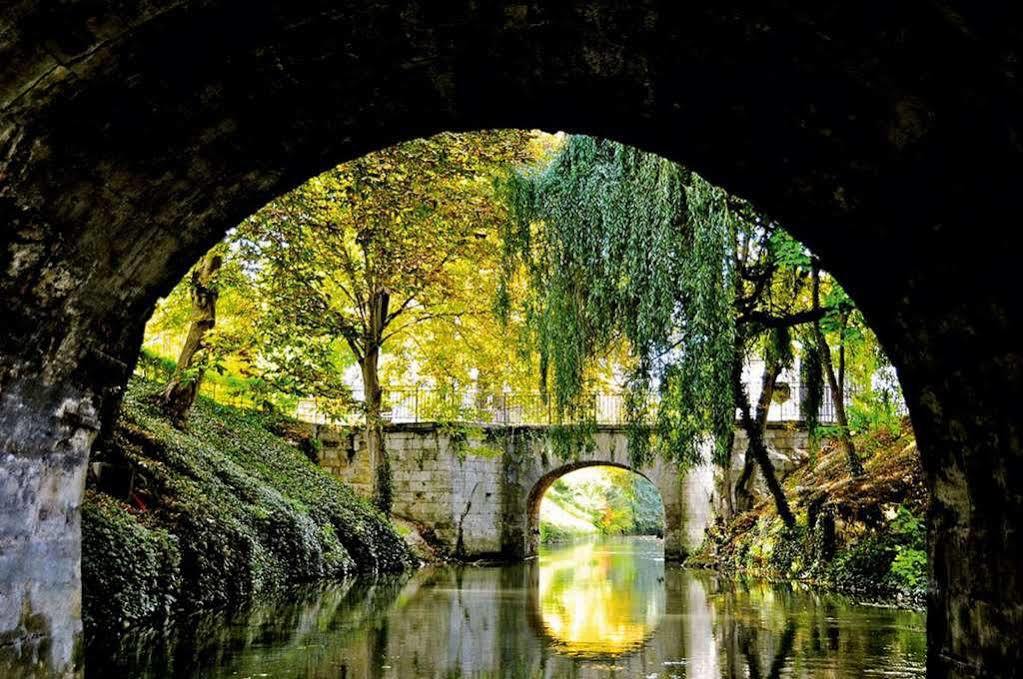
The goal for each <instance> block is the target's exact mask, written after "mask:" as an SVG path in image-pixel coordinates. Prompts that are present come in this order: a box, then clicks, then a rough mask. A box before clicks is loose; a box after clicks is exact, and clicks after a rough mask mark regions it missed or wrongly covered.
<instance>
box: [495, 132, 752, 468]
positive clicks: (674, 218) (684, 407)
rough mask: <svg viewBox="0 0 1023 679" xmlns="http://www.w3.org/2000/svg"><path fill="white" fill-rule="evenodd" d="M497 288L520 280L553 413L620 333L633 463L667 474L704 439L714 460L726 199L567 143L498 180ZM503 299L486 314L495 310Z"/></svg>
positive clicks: (726, 339) (655, 160) (729, 280)
mask: <svg viewBox="0 0 1023 679" xmlns="http://www.w3.org/2000/svg"><path fill="white" fill-rule="evenodd" d="M507 193H508V202H509V205H510V207H511V214H512V219H511V221H510V222H509V224H508V225H507V228H506V230H505V233H504V234H503V235H504V242H505V248H506V250H505V266H504V272H505V278H506V285H504V286H502V290H507V280H508V279H510V278H511V277H512V276H514V275H515V274H516V272H519V271H524V273H525V275H526V276H527V278H528V281H529V286H528V287H529V293H528V296H527V300H526V302H525V304H524V307H523V312H524V314H525V316H526V320H527V324H528V327H529V328H530V329H531V331H532V333H533V334H532V337H531V340H532V343H533V344H534V346H535V347H536V349H537V351H538V353H539V359H540V360H539V364H540V366H541V389H543V390H544V392H545V393H549V394H550V398H551V400H552V402H553V405H554V407H555V410H556V412H557V413H558V415H559V416H561V417H565V416H567V415H569V414H571V413H572V412H573V410H574V409H576V408H577V407H578V406H577V404H576V402H577V400H578V399H579V398H580V396H581V395H582V393H583V391H584V385H585V374H586V365H587V362H588V361H589V360H591V359H592V358H593V357H594V355H595V354H596V353H597V352H598V351H599V350H601V349H602V348H603V347H605V346H607V345H608V343H609V342H612V341H613V340H614V338H616V337H618V336H619V335H621V336H624V337H625V338H626V339H627V341H628V343H629V347H630V349H631V353H632V354H633V356H634V358H635V359H636V368H635V371H634V374H633V375H632V376H631V379H630V381H629V383H630V391H629V393H630V396H629V398H628V399H627V410H628V411H629V414H630V416H631V417H632V418H633V421H634V423H636V424H637V425H638V424H640V423H643V422H645V421H644V420H643V418H647V417H648V416H649V410H650V408H649V404H648V403H647V399H648V396H647V395H645V394H641V393H640V392H641V391H648V390H649V389H650V387H651V385H656V387H657V388H658V389H659V391H660V404H659V406H658V408H657V417H656V422H655V426H654V427H653V428H652V429H651V428H650V427H648V426H646V427H640V426H634V427H630V438H631V439H633V440H632V441H630V451H632V455H633V457H634V458H641V459H634V460H633V461H634V462H641V461H643V460H642V458H647V459H649V457H650V456H651V455H652V454H653V453H654V452H656V451H659V452H661V453H663V454H665V455H666V456H667V457H669V458H670V459H672V460H674V461H675V462H677V463H679V465H680V466H683V467H684V466H689V465H691V464H693V463H695V462H697V461H699V460H700V458H701V454H700V447H701V443H702V442H703V441H705V440H707V439H708V438H709V439H712V440H713V441H714V442H715V455H714V457H715V459H717V460H718V461H723V460H725V459H727V455H728V451H729V446H730V441H731V436H732V427H733V426H734V413H735V405H734V401H733V400H732V395H731V388H730V378H731V369H732V363H733V360H734V357H735V341H734V337H735V319H734V312H733V306H734V303H733V302H734V284H733V276H734V272H733V270H732V248H733V245H732V243H733V238H734V237H733V234H734V230H735V228H734V224H733V223H732V221H733V220H734V219H736V216H735V215H734V214H733V212H732V210H731V209H730V208H729V200H728V197H727V195H726V194H725V193H724V192H723V191H722V190H720V189H718V188H716V187H713V186H711V185H710V184H708V183H707V182H705V181H704V180H703V179H701V178H700V177H698V176H697V175H695V174H692V173H690V172H688V171H687V170H685V169H684V168H682V167H681V166H679V165H677V164H675V163H672V162H670V161H667V160H665V159H663V158H660V157H658V156H654V155H652V154H648V153H644V152H642V151H639V150H637V149H633V148H630V147H626V146H623V145H621V144H618V143H615V142H610V141H604V140H597V139H593V138H590V137H583V136H575V137H571V138H570V139H569V141H568V142H567V143H566V146H565V148H564V149H563V151H562V153H561V154H559V155H558V156H557V157H556V158H555V159H554V160H553V161H552V162H551V163H550V164H549V165H548V166H546V167H544V168H542V169H541V170H539V171H532V172H524V173H519V174H516V175H515V176H514V177H513V178H512V179H511V180H510V181H509V182H508V184H507ZM509 306H510V302H509V296H508V295H507V294H506V293H502V294H501V295H499V299H498V307H499V310H501V311H502V312H503V313H508V312H509V311H510V309H509Z"/></svg>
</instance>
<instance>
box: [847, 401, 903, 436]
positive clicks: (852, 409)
mask: <svg viewBox="0 0 1023 679" xmlns="http://www.w3.org/2000/svg"><path fill="white" fill-rule="evenodd" d="M847 412H848V414H849V428H850V429H851V430H852V431H853V432H856V433H863V434H871V433H874V432H880V431H888V432H898V431H899V430H900V429H901V428H902V414H901V412H900V401H896V400H894V399H893V398H892V395H891V393H890V392H887V391H884V390H876V391H875V390H869V391H863V392H860V393H858V394H856V395H855V396H854V397H853V400H852V403H850V404H849V407H848V408H847Z"/></svg>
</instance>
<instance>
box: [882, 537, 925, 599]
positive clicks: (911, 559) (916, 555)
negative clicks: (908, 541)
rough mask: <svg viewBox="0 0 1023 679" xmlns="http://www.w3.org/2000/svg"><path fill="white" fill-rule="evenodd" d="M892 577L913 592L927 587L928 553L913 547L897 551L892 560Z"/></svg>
mask: <svg viewBox="0 0 1023 679" xmlns="http://www.w3.org/2000/svg"><path fill="white" fill-rule="evenodd" d="M890 570H891V575H892V577H893V578H895V579H896V580H897V581H898V582H899V583H901V584H902V585H903V586H904V587H906V588H908V589H912V590H918V589H924V588H926V586H927V552H926V551H925V550H922V549H913V548H911V547H899V548H897V549H896V552H895V558H894V559H893V560H892V565H891V569H890Z"/></svg>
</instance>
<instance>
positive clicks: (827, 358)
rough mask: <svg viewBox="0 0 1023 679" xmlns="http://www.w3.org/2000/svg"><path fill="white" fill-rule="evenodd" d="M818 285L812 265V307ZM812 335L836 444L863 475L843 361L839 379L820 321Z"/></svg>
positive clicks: (816, 306) (817, 272)
mask: <svg viewBox="0 0 1023 679" xmlns="http://www.w3.org/2000/svg"><path fill="white" fill-rule="evenodd" d="M820 287H821V276H820V269H818V268H817V266H816V265H814V267H813V308H814V309H819V308H820V301H821V300H820V296H821V295H820ZM813 336H814V339H815V340H816V341H817V353H818V354H819V355H820V360H821V363H822V364H823V367H824V376H825V377H826V378H827V380H828V388H829V389H830V390H831V403H832V404H833V405H834V408H835V421H836V422H837V423H838V428H839V430H840V431H839V435H838V444H839V445H840V446H841V447H842V450H843V452H844V453H845V459H846V463H847V465H848V467H849V473H850V474H852V475H853V476H863V463H862V462H861V461H860V457H859V455H857V454H856V446H855V445H854V444H853V440H852V434H851V433H850V431H849V419H848V418H847V417H846V413H845V384H844V382H845V376H844V368H845V361H844V358H843V361H842V363H843V365H842V368H843V371H842V372H843V375H842V380H841V381H839V378H838V376H837V375H836V374H835V366H834V363H833V362H832V360H831V347H829V346H828V341H827V339H826V338H825V337H824V332H823V331H822V330H821V324H820V321H814V322H813Z"/></svg>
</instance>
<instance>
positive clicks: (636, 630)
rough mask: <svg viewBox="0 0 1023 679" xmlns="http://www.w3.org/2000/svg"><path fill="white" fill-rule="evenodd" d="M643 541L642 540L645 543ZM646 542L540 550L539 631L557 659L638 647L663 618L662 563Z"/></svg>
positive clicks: (603, 654) (617, 652)
mask: <svg viewBox="0 0 1023 679" xmlns="http://www.w3.org/2000/svg"><path fill="white" fill-rule="evenodd" d="M644 542H647V541H644ZM660 549H661V548H660V544H659V543H658V542H655V541H652V540H651V541H649V542H647V544H645V545H640V547H639V548H638V549H637V547H636V541H631V542H629V541H621V542H613V541H612V542H600V543H594V542H587V543H582V544H576V545H570V546H567V547H556V548H550V549H544V550H543V551H542V552H541V554H540V563H539V570H540V572H539V586H538V597H539V607H540V617H541V620H542V623H543V627H544V630H545V631H546V633H547V636H548V638H549V640H550V641H551V642H552V645H553V646H554V648H555V649H556V650H557V651H558V652H559V653H562V654H565V655H573V656H581V657H608V656H617V655H622V654H626V653H629V652H631V651H634V650H636V649H638V648H640V647H642V646H643V644H644V643H645V642H646V640H647V639H648V638H649V637H650V636H651V635H652V634H653V632H654V630H655V629H656V627H657V624H658V623H659V622H660V619H661V616H662V615H663V614H664V560H663V554H662V552H661V551H660Z"/></svg>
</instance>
